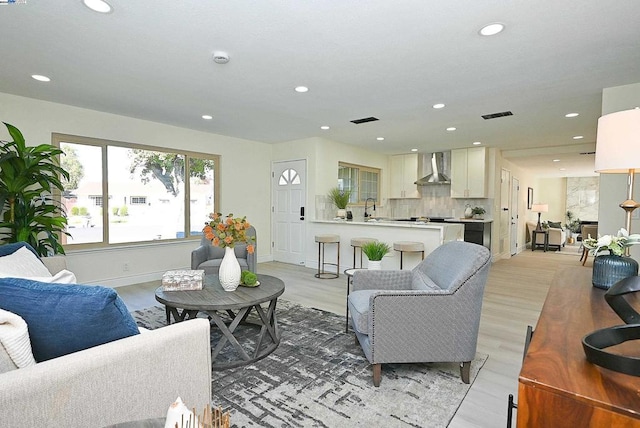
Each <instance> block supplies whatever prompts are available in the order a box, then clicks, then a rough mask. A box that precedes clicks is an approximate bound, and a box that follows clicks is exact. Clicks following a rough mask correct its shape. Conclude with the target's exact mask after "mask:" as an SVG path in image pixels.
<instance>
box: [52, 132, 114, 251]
mask: <svg viewBox="0 0 640 428" xmlns="http://www.w3.org/2000/svg"><path fill="white" fill-rule="evenodd" d="M60 148H61V149H62V150H63V151H64V153H65V155H64V156H62V157H61V159H60V163H61V165H62V167H63V168H64V169H65V170H66V171H67V172H68V173H69V181H64V182H63V184H64V193H63V195H62V203H63V204H64V206H65V208H66V210H67V216H68V222H67V228H66V231H67V232H68V233H69V234H70V235H71V236H63V237H62V242H63V243H64V244H87V243H92V242H102V240H103V239H104V238H103V232H104V231H103V228H102V215H103V204H102V202H103V201H102V149H101V148H100V147H96V146H87V145H82V144H73V143H60Z"/></svg>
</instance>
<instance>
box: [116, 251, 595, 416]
mask: <svg viewBox="0 0 640 428" xmlns="http://www.w3.org/2000/svg"><path fill="white" fill-rule="evenodd" d="M562 253H563V254H558V253H554V252H546V253H545V252H542V251H535V252H532V251H530V250H527V251H523V252H522V253H520V254H519V255H517V256H515V257H512V258H511V259H508V260H500V261H498V262H496V263H494V264H493V266H492V267H491V271H490V273H489V280H488V282H487V287H486V290H485V294H484V302H483V308H482V317H481V321H480V335H479V338H478V352H482V353H485V354H488V355H489V359H488V360H487V362H486V363H485V365H484V367H483V368H482V370H481V371H480V373H479V375H478V378H477V379H476V381H475V382H474V384H473V385H472V387H471V389H470V391H469V393H468V394H467V397H466V398H465V399H464V401H463V403H462V405H461V406H460V408H459V410H458V412H457V414H456V415H455V417H454V419H453V421H452V422H451V424H450V425H449V427H451V428H460V427H465V428H469V427H485V428H496V427H506V420H507V417H506V413H507V397H508V395H509V394H514V396H516V395H517V390H518V374H519V372H520V367H521V363H522V351H523V348H524V339H525V333H526V329H527V325H531V326H534V327H535V324H536V321H537V319H538V315H539V314H540V310H541V309H542V305H543V303H544V299H545V296H546V294H547V291H548V289H549V286H550V285H551V281H552V279H553V276H554V274H555V272H556V271H557V270H559V269H563V268H564V267H567V266H580V265H581V263H580V262H579V258H580V254H579V253H578V249H577V248H575V249H574V248H566V249H563V251H562ZM591 267H592V264H591V258H590V259H589V261H588V262H587V263H586V265H585V267H584V269H591ZM258 272H259V273H263V274H267V275H273V276H277V277H279V278H281V279H282V280H283V281H284V282H285V285H286V290H285V293H284V295H283V296H282V298H283V299H286V300H289V301H293V302H297V303H300V304H302V305H304V306H311V307H315V308H319V309H323V310H326V311H330V312H334V313H337V314H341V315H343V314H344V313H345V296H346V277H345V276H344V275H340V278H338V279H331V280H327V279H325V280H319V279H316V278H314V276H313V274H314V272H315V271H314V270H312V269H307V268H304V267H300V266H295V265H288V264H284V263H277V262H269V263H261V264H259V265H258ZM157 286H158V283H156V282H151V283H144V284H138V285H132V286H128V287H119V288H117V291H118V293H119V294H120V296H121V297H122V298H123V300H124V301H125V303H126V304H127V307H128V308H129V310H132V311H133V310H136V309H142V308H146V307H149V306H153V305H156V304H157V302H156V301H155V298H154V290H155V288H156V287H157ZM383 376H384V370H383ZM383 381H384V378H383ZM425 405H428V403H425Z"/></svg>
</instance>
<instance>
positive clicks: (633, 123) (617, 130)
mask: <svg viewBox="0 0 640 428" xmlns="http://www.w3.org/2000/svg"><path fill="white" fill-rule="evenodd" d="M595 168H596V172H599V173H601V174H629V176H628V177H627V200H626V201H623V202H622V203H620V208H622V209H623V210H625V212H626V221H625V229H627V232H629V233H631V214H632V213H633V210H635V209H636V208H638V207H640V204H639V203H638V202H636V201H634V200H633V181H634V175H635V173H636V172H638V171H640V108H638V107H636V108H634V109H632V110H624V111H619V112H616V113H611V114H607V115H604V116H602V117H601V118H600V119H598V133H597V136H596V162H595ZM628 251H629V249H628V248H627V253H628ZM627 255H628V254H627Z"/></svg>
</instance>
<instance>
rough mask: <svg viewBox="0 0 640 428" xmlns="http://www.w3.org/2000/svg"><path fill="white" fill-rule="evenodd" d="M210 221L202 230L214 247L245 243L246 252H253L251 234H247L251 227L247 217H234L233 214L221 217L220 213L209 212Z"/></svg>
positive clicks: (231, 246)
mask: <svg viewBox="0 0 640 428" xmlns="http://www.w3.org/2000/svg"><path fill="white" fill-rule="evenodd" d="M209 218H210V219H211V221H209V223H206V225H205V226H204V229H202V232H203V233H204V236H205V237H206V238H207V239H208V240H210V241H211V243H212V244H213V245H215V246H216V247H222V248H225V247H230V248H233V247H234V246H235V244H238V243H241V244H247V252H248V253H249V254H253V251H254V246H253V243H252V242H253V240H254V238H253V237H252V236H247V229H249V227H251V225H250V224H249V222H248V221H247V217H246V216H245V217H242V218H240V217H237V218H234V217H233V214H229V215H227V216H226V217H223V216H222V214H220V213H211V214H209Z"/></svg>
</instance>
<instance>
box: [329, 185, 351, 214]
mask: <svg viewBox="0 0 640 428" xmlns="http://www.w3.org/2000/svg"><path fill="white" fill-rule="evenodd" d="M349 198H351V190H349V189H345V190H342V189H340V188H338V187H334V188H332V189H331V190H329V199H331V202H333V204H334V205H335V206H336V207H337V208H338V209H339V210H344V209H346V208H347V205H348V204H349Z"/></svg>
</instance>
